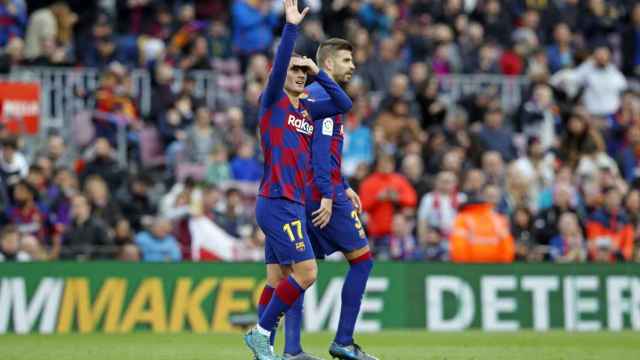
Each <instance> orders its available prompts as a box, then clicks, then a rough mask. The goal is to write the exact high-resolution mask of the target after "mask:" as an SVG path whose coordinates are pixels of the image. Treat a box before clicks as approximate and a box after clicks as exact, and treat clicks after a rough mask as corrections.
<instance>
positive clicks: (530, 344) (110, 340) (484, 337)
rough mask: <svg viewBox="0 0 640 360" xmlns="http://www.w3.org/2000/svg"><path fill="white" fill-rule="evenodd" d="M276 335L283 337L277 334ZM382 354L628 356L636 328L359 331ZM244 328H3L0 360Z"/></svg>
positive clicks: (212, 353) (98, 359)
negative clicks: (51, 331) (112, 331)
mask: <svg viewBox="0 0 640 360" xmlns="http://www.w3.org/2000/svg"><path fill="white" fill-rule="evenodd" d="M331 338H332V336H331V334H329V333H317V334H303V345H304V346H305V348H306V350H308V351H310V352H313V353H315V354H316V355H320V356H322V357H324V358H325V359H327V360H329V359H330V357H329V355H328V353H327V348H328V345H329V341H330V340H331ZM278 340H279V341H280V342H281V339H278ZM357 340H358V342H359V343H360V344H361V345H362V346H363V348H364V349H366V350H367V351H369V352H371V353H372V354H375V355H377V356H378V357H379V358H380V359H381V360H484V359H486V360H503V359H504V360H547V359H549V360H591V359H593V360H601V359H602V360H609V359H612V360H626V359H629V360H632V359H634V360H635V359H640V333H634V332H619V333H612V332H598V333H567V332H559V331H553V332H547V333H534V332H524V331H523V332H517V333H482V332H477V331H469V332H463V333H429V332H426V331H417V330H412V331H384V332H381V333H377V334H362V335H359V336H357ZM251 358H252V357H251V356H250V354H249V352H248V350H247V349H246V348H245V347H244V345H243V343H242V338H241V334H240V333H237V334H207V335H192V334H161V335H157V334H149V333H136V334H130V335H104V334H91V335H23V336H20V335H2V336H0V359H2V360H250V359H251Z"/></svg>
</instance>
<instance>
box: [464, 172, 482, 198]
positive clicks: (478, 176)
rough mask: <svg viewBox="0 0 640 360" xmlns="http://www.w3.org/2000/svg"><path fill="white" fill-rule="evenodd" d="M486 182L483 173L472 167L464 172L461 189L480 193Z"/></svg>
mask: <svg viewBox="0 0 640 360" xmlns="http://www.w3.org/2000/svg"><path fill="white" fill-rule="evenodd" d="M486 182H487V177H486V175H485V173H484V172H483V171H482V170H480V169H478V168H472V169H469V170H467V172H466V173H465V174H464V182H463V183H462V187H461V191H463V192H466V193H476V194H477V193H480V192H481V191H482V189H483V188H484V186H485V184H486Z"/></svg>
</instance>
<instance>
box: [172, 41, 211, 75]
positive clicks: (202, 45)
mask: <svg viewBox="0 0 640 360" xmlns="http://www.w3.org/2000/svg"><path fill="white" fill-rule="evenodd" d="M178 67H179V68H180V69H182V70H184V71H189V70H210V69H211V63H210V60H209V44H208V43H207V38H205V37H204V36H198V37H196V38H195V40H193V41H192V43H191V47H190V49H189V53H188V54H187V55H186V56H185V57H183V58H182V59H180V62H179V64H178Z"/></svg>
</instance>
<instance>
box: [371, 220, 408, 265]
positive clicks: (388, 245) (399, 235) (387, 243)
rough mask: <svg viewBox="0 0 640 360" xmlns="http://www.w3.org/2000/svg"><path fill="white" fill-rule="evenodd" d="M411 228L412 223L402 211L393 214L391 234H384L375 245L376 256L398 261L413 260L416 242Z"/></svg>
mask: <svg viewBox="0 0 640 360" xmlns="http://www.w3.org/2000/svg"><path fill="white" fill-rule="evenodd" d="M412 229H413V225H412V224H411V223H410V220H408V219H407V216H406V215H404V214H402V213H398V214H395V215H393V221H392V223H391V234H389V235H387V236H385V237H384V238H383V239H382V240H381V241H380V243H379V244H377V245H376V246H375V248H374V249H375V250H374V251H375V253H376V256H377V257H378V258H382V259H391V260H400V261H405V260H413V259H414V257H415V254H414V251H415V250H416V248H417V245H418V244H417V241H416V238H415V236H414V235H413V231H412Z"/></svg>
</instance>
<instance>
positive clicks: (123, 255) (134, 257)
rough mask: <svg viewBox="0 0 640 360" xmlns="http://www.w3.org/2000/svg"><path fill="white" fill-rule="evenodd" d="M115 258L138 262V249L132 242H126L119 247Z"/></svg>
mask: <svg viewBox="0 0 640 360" xmlns="http://www.w3.org/2000/svg"><path fill="white" fill-rule="evenodd" d="M116 259H117V260H118V261H129V262H138V261H140V249H138V247H137V246H135V245H134V244H127V245H124V246H122V247H121V248H120V252H119V253H118V255H117V257H116Z"/></svg>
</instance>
